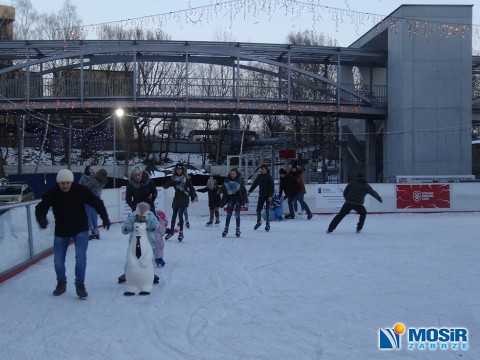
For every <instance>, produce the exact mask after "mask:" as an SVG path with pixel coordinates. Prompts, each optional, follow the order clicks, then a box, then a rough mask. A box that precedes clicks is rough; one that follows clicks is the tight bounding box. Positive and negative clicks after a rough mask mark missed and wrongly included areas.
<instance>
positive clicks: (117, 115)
mask: <svg viewBox="0 0 480 360" xmlns="http://www.w3.org/2000/svg"><path fill="white" fill-rule="evenodd" d="M123 114H124V111H123V109H117V110H115V115H116V117H114V118H113V188H114V189H116V188H117V181H116V179H117V119H116V118H118V119H121V118H122V116H123Z"/></svg>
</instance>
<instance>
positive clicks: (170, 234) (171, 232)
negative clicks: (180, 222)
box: [165, 229, 173, 240]
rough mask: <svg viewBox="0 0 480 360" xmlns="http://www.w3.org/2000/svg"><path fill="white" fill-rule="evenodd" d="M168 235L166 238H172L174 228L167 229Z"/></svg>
mask: <svg viewBox="0 0 480 360" xmlns="http://www.w3.org/2000/svg"><path fill="white" fill-rule="evenodd" d="M166 233H167V235H165V240H168V239H170V238H171V237H172V236H173V229H167V231H166Z"/></svg>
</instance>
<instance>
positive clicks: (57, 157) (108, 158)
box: [0, 147, 203, 166]
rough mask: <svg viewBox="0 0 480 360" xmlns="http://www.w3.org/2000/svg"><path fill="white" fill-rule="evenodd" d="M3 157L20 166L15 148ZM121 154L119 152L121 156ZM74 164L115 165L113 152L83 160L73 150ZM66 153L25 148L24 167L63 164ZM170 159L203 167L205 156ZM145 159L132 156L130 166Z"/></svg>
mask: <svg viewBox="0 0 480 360" xmlns="http://www.w3.org/2000/svg"><path fill="white" fill-rule="evenodd" d="M0 151H2V156H3V157H4V159H5V165H17V164H18V149H17V148H15V147H3V148H2V149H0ZM119 153H120V152H117V154H119ZM71 156H72V164H73V165H85V164H96V165H97V166H107V165H113V152H112V151H108V150H98V151H96V156H91V157H89V158H85V159H82V151H81V149H72V151H71ZM64 158H65V153H64V151H63V149H60V148H59V149H57V150H56V151H54V152H53V154H52V153H46V152H42V153H41V154H40V150H39V149H36V148H31V147H25V148H23V156H22V163H23V165H37V163H38V165H52V162H53V163H54V164H56V165H59V164H62V161H64ZM168 159H169V160H170V163H171V164H175V163H177V162H182V163H185V164H193V165H201V164H202V163H203V154H197V153H169V154H168ZM143 160H144V158H141V157H138V156H137V155H134V156H132V159H131V160H130V161H129V165H136V164H142V163H143Z"/></svg>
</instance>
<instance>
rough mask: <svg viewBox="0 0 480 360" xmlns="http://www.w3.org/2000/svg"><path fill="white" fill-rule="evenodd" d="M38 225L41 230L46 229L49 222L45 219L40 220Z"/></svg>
mask: <svg viewBox="0 0 480 360" xmlns="http://www.w3.org/2000/svg"><path fill="white" fill-rule="evenodd" d="M38 225H39V226H40V228H42V229H46V228H47V225H48V220H47V219H46V218H45V219H40V220H38Z"/></svg>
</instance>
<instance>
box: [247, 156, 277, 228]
mask: <svg viewBox="0 0 480 360" xmlns="http://www.w3.org/2000/svg"><path fill="white" fill-rule="evenodd" d="M257 186H258V189H259V193H258V202H257V223H256V224H255V227H254V229H255V230H257V229H258V228H259V227H260V226H261V225H262V208H263V205H265V209H266V210H265V219H266V224H265V230H266V231H269V230H270V203H271V201H272V197H273V193H274V192H275V185H274V183H273V178H272V175H270V172H269V171H268V166H267V164H262V165H261V166H260V174H258V175H257V177H256V178H255V181H254V182H253V184H252V186H250V189H249V190H248V195H250V194H251V193H252V191H253V190H255V188H256V187H257Z"/></svg>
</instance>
